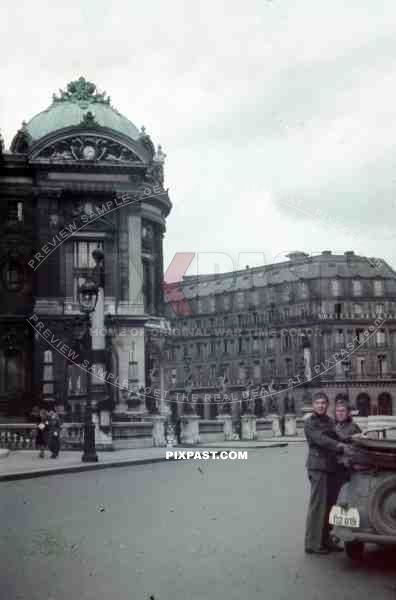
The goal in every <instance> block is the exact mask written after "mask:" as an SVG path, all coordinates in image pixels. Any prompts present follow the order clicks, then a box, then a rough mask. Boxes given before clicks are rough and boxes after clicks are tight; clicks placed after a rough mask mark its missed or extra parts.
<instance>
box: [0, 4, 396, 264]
mask: <svg viewBox="0 0 396 600" xmlns="http://www.w3.org/2000/svg"><path fill="white" fill-rule="evenodd" d="M395 29H396V3H395V0H348V1H346V0H332V1H331V2H328V1H325V0H298V1H297V0H244V2H240V0H238V1H235V0H224V1H223V0H210V1H209V0H199V2H188V1H186V0H184V1H180V0H171V1H169V0H168V1H165V0H162V1H160V0H144V1H141V0H139V1H137V0H127V1H125V2H124V1H118V2H117V1H115V2H109V1H108V0H94V1H93V0H84V2H81V0H78V1H77V0H68V1H67V2H63V1H62V2H61V1H57V2H54V1H53V0H52V1H51V2H49V1H42V0H35V1H34V2H31V1H29V2H27V1H25V2H24V1H19V2H14V1H10V0H2V5H1V8H0V47H1V53H0V64H1V73H0V74H1V97H0V128H1V129H2V132H3V136H4V138H5V142H6V146H7V147H8V146H9V145H10V143H11V140H12V137H13V135H14V133H15V132H16V131H17V130H18V128H19V127H20V124H21V122H22V120H23V119H26V120H28V119H29V118H31V117H32V116H33V115H35V114H36V113H37V112H40V111H41V110H43V109H45V108H46V107H47V106H48V105H49V104H50V103H51V98H52V93H53V92H55V91H57V90H58V88H63V89H64V88H65V87H66V84H67V83H68V82H69V81H70V80H73V79H77V78H78V77H79V76H80V75H84V76H85V77H86V78H87V79H89V80H91V81H93V82H94V83H96V84H97V85H98V87H99V88H100V90H105V91H107V93H108V94H109V95H110V96H111V99H112V104H113V106H114V107H115V108H117V109H118V110H119V111H120V112H122V113H123V114H125V115H126V116H127V117H128V118H130V119H131V120H132V121H133V122H134V123H135V124H136V125H137V126H138V127H139V128H140V127H141V125H142V124H144V125H145V126H146V128H147V131H148V133H150V135H151V136H152V138H153V140H154V141H155V142H156V143H158V142H159V143H161V144H162V146H163V149H164V151H165V152H166V154H167V159H166V185H167V187H169V194H170V198H171V200H172V202H173V205H174V208H173V210H172V212H171V214H170V216H169V218H168V228H167V236H166V241H165V262H166V265H167V264H169V262H170V261H171V260H172V257H173V256H174V254H175V253H176V252H194V253H199V257H200V258H199V267H198V269H199V271H201V272H203V271H204V272H205V271H210V270H212V271H213V268H214V264H218V265H219V267H220V269H221V270H231V269H232V268H233V266H234V268H236V267H237V266H238V261H239V264H240V266H242V267H243V266H244V265H245V264H250V265H254V264H262V263H263V262H264V261H265V262H266V263H269V262H273V260H274V259H276V260H279V258H281V257H282V258H284V256H285V253H287V251H292V250H304V251H306V252H319V251H321V250H322V249H323V250H327V249H331V250H333V251H338V252H344V251H345V250H355V252H358V253H360V254H367V255H368V256H380V257H383V258H385V259H386V260H388V261H389V262H390V263H391V264H392V265H393V266H394V267H395V266H396V250H395V239H396V230H395V226H394V218H395V208H396V205H395V186H396V168H395V167H396V146H395V144H396V71H395V67H396V36H395ZM325 215H327V216H325ZM324 219H325V220H326V223H325V222H324ZM336 222H337V223H338V225H334V223H336ZM216 253H217V255H216ZM220 253H224V255H223V257H221V255H220ZM238 257H239V258H238ZM276 257H278V258H276ZM196 271H197V261H194V262H193V263H192V266H191V269H190V271H189V273H191V274H194V272H196Z"/></svg>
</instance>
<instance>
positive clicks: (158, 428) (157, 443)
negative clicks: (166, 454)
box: [152, 415, 166, 448]
mask: <svg viewBox="0 0 396 600" xmlns="http://www.w3.org/2000/svg"><path fill="white" fill-rule="evenodd" d="M152 420H153V446H154V447H155V448H158V447H160V448H163V447H165V446H166V438H165V417H162V416H160V415H158V416H157V415H155V416H154V417H152Z"/></svg>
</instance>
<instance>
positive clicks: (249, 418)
mask: <svg viewBox="0 0 396 600" xmlns="http://www.w3.org/2000/svg"><path fill="white" fill-rule="evenodd" d="M255 439H256V417H255V415H242V416H241V440H255Z"/></svg>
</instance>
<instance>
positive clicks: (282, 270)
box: [166, 251, 396, 302]
mask: <svg viewBox="0 0 396 600" xmlns="http://www.w3.org/2000/svg"><path fill="white" fill-rule="evenodd" d="M289 256H290V260H289V261H285V262H280V263H274V264H270V265H266V266H261V267H254V268H246V269H244V270H242V271H234V272H230V273H220V274H216V275H212V274H210V275H200V276H185V277H183V279H182V281H181V282H180V286H179V284H177V283H175V284H167V285H166V289H167V290H169V291H168V296H169V293H171V294H172V300H173V301H174V302H177V301H178V299H179V300H182V299H183V297H184V296H185V297H186V298H194V297H196V296H197V295H199V296H200V297H204V296H211V295H213V294H220V293H226V292H236V291H243V290H249V289H253V288H262V287H267V286H271V285H277V284H284V283H290V284H291V283H293V282H294V283H295V282H298V281H304V280H305V281H307V282H309V280H314V279H321V278H327V279H330V278H337V277H339V278H340V279H344V278H348V279H350V278H369V279H378V278H380V279H383V278H391V279H394V280H395V282H396V273H395V271H394V270H393V269H392V268H391V267H390V266H389V265H388V264H387V263H386V262H385V261H384V260H383V259H379V258H367V257H365V256H359V255H356V254H354V253H353V252H345V254H341V255H336V254H334V255H333V254H332V253H331V252H330V251H324V252H323V253H322V254H319V255H316V256H309V255H306V254H303V253H292V254H291V255H289ZM183 294H184V296H183Z"/></svg>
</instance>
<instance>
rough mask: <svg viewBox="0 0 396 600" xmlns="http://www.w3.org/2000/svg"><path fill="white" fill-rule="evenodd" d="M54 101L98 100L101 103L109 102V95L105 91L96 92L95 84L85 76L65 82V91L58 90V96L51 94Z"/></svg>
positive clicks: (77, 101)
mask: <svg viewBox="0 0 396 600" xmlns="http://www.w3.org/2000/svg"><path fill="white" fill-rule="evenodd" d="M52 99H53V101H54V102H76V103H77V104H78V103H80V102H83V103H84V102H88V103H91V102H100V103H101V104H110V97H109V96H106V92H98V91H97V88H96V85H95V84H94V83H91V82H90V81H87V80H86V79H85V77H80V78H79V79H77V80H76V81H71V82H70V83H68V84H67V88H66V91H64V90H59V96H57V95H56V94H53V96H52Z"/></svg>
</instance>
